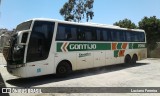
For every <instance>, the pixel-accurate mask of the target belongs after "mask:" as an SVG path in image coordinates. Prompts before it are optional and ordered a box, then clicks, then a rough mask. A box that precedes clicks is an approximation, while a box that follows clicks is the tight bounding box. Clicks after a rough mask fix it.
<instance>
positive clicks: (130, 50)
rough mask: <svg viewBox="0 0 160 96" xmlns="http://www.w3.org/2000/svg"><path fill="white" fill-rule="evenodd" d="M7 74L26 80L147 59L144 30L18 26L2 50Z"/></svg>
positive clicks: (41, 22)
mask: <svg viewBox="0 0 160 96" xmlns="http://www.w3.org/2000/svg"><path fill="white" fill-rule="evenodd" d="M3 53H4V57H5V59H6V61H7V70H8V72H9V73H10V74H12V75H15V76H18V77H22V78H27V77H34V76H41V75H46V74H58V75H59V76H66V75H68V74H69V73H71V72H72V71H75V70H81V69H89V68H95V67H101V66H107V65H113V64H134V63H136V61H138V60H142V59H145V58H147V52H146V35H145V32H144V30H140V29H127V28H120V27H119V26H113V25H106V24H96V23H75V22H68V21H60V20H53V19H44V18H36V19H32V20H28V21H26V22H23V23H21V24H19V25H18V26H17V28H16V33H15V34H13V35H12V37H11V40H10V46H8V47H5V48H4V50H3Z"/></svg>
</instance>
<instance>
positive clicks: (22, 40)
mask: <svg viewBox="0 0 160 96" xmlns="http://www.w3.org/2000/svg"><path fill="white" fill-rule="evenodd" d="M28 34H29V31H21V32H19V33H18V39H17V40H18V44H19V45H26V43H27V39H28Z"/></svg>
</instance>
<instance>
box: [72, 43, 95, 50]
mask: <svg viewBox="0 0 160 96" xmlns="http://www.w3.org/2000/svg"><path fill="white" fill-rule="evenodd" d="M96 48H97V46H96V44H70V45H69V49H71V50H75V49H82V50H83V49H89V50H92V49H96Z"/></svg>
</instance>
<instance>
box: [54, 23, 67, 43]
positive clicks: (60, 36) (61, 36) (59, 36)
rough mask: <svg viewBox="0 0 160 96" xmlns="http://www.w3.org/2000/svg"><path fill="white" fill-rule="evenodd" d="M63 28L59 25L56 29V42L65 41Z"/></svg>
mask: <svg viewBox="0 0 160 96" xmlns="http://www.w3.org/2000/svg"><path fill="white" fill-rule="evenodd" d="M65 39H66V37H65V27H64V26H61V25H59V26H58V29H57V36H56V40H65Z"/></svg>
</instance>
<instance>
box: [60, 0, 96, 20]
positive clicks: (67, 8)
mask: <svg viewBox="0 0 160 96" xmlns="http://www.w3.org/2000/svg"><path fill="white" fill-rule="evenodd" d="M93 3H94V0H68V2H66V3H65V4H64V5H63V7H62V8H61V9H60V14H61V15H62V16H63V17H64V20H65V21H71V20H72V21H75V22H80V21H81V20H82V19H84V17H85V16H86V20H87V22H88V20H89V19H92V18H93V16H94V12H93V10H92V9H93Z"/></svg>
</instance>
